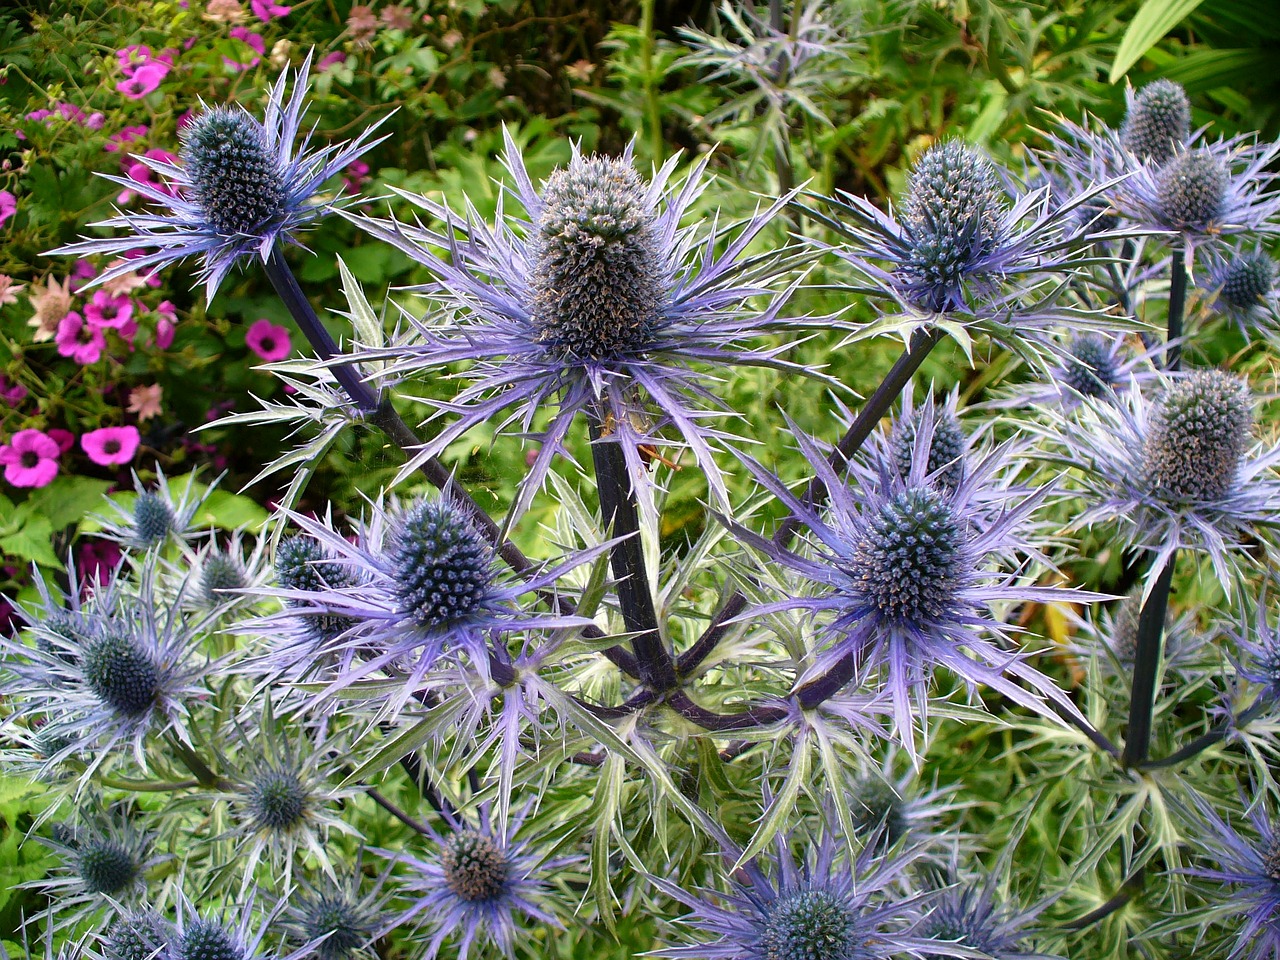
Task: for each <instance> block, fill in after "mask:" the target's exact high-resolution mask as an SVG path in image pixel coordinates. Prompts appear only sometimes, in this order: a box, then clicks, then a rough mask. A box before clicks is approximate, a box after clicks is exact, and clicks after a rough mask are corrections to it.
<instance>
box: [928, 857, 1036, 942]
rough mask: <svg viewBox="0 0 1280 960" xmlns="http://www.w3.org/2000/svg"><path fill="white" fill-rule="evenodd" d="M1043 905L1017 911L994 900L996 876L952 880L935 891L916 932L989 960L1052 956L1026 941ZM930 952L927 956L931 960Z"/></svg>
mask: <svg viewBox="0 0 1280 960" xmlns="http://www.w3.org/2000/svg"><path fill="white" fill-rule="evenodd" d="M1041 910H1043V906H1040V907H1037V908H1033V909H1031V910H1028V911H1018V910H1016V909H1013V908H1011V907H1008V906H1004V905H1002V904H1000V903H999V902H998V901H997V900H996V878H995V876H994V875H992V876H989V877H987V879H985V880H976V879H975V880H971V881H969V882H966V883H959V884H953V885H951V886H948V887H945V888H943V889H941V890H940V891H938V894H937V897H936V898H935V899H934V900H933V901H932V904H931V908H930V910H929V912H928V914H926V915H925V917H924V919H923V920H921V921H920V924H919V926H918V927H917V932H918V933H921V934H924V935H925V936H928V937H932V938H933V939H935V940H945V941H948V942H950V943H953V944H955V945H956V946H957V947H967V948H969V949H970V950H975V951H977V952H978V955H979V956H982V957H984V958H986V957H990V958H991V960H1054V958H1053V957H1050V956H1049V955H1047V954H1042V953H1039V952H1037V951H1035V950H1033V949H1031V948H1030V947H1029V946H1027V944H1026V939H1027V934H1028V928H1029V927H1030V926H1031V925H1032V924H1033V923H1034V922H1035V919H1036V917H1037V916H1038V915H1039V913H1040V912H1041ZM934 956H936V954H935V955H931V956H930V957H929V960H933V957H934Z"/></svg>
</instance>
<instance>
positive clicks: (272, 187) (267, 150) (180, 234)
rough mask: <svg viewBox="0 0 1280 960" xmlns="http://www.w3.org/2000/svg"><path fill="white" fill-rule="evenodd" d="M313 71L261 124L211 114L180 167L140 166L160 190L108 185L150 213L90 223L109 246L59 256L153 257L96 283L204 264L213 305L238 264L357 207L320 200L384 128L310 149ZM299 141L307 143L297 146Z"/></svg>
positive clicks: (276, 96) (275, 94) (274, 95)
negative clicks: (184, 263)
mask: <svg viewBox="0 0 1280 960" xmlns="http://www.w3.org/2000/svg"><path fill="white" fill-rule="evenodd" d="M310 65H311V57H310V55H308V57H307V59H306V61H305V62H304V63H303V64H302V66H301V67H300V68H299V69H298V71H297V73H296V75H295V77H294V83H293V93H292V95H291V96H290V97H289V98H288V99H287V100H286V98H285V89H286V84H287V81H288V74H287V72H286V73H284V74H281V76H280V79H279V81H278V82H277V83H276V84H275V85H274V86H273V87H272V88H271V91H270V94H269V96H268V98H267V109H266V116H265V118H264V119H263V120H258V119H257V118H255V117H253V116H251V115H250V114H249V113H247V112H246V111H244V110H243V109H242V108H239V107H213V108H211V109H207V110H205V111H204V112H203V113H201V114H200V115H198V116H197V117H195V119H193V120H192V121H191V123H190V124H188V126H187V128H186V129H185V130H184V131H183V134H182V147H181V150H180V153H179V158H180V162H179V163H176V164H174V163H169V162H167V161H164V160H154V159H151V158H149V157H138V158H137V159H138V161H139V162H140V163H143V164H145V165H146V166H147V167H149V168H150V169H151V170H153V171H154V172H155V173H157V174H159V176H160V178H161V179H160V181H159V182H155V183H149V182H143V181H140V180H134V179H132V178H128V177H116V176H109V177H107V178H106V179H108V180H111V181H112V182H114V183H116V184H119V185H120V186H123V187H125V188H127V189H129V190H132V191H135V192H136V193H139V194H141V195H142V197H144V198H145V199H146V200H148V201H150V203H151V204H152V207H151V209H149V210H147V211H146V212H144V213H118V214H117V215H116V216H114V217H112V218H110V219H108V220H104V221H102V222H101V223H96V224H93V226H95V227H103V228H107V229H109V230H111V231H113V233H114V235H113V236H111V237H108V238H105V239H97V240H82V241H80V242H79V243H73V244H71V245H69V246H66V247H61V248H59V249H57V250H54V251H52V252H53V253H58V254H64V255H68V256H80V257H83V256H93V255H96V254H103V255H108V256H120V255H121V254H124V253H125V252H126V251H130V250H135V249H139V248H140V249H142V250H145V251H147V252H145V253H144V254H143V255H142V256H139V257H135V258H133V259H129V260H126V261H125V262H124V263H122V264H121V265H119V266H117V267H112V268H110V269H107V270H105V271H103V272H102V273H101V274H100V275H99V276H98V277H96V278H95V280H94V282H95V283H101V282H104V281H107V280H111V279H112V278H113V277H116V276H120V275H123V274H124V273H127V272H130V271H134V270H141V269H146V268H153V269H161V268H163V267H165V266H167V265H169V264H171V263H176V262H177V261H179V260H184V259H186V258H187V257H192V256H198V257H200V258H201V266H200V275H201V277H202V278H203V279H204V281H205V288H206V291H207V295H208V298H209V299H210V300H212V299H213V295H214V294H215V293H216V292H217V290H218V287H219V286H220V285H221V283H222V281H223V279H224V278H225V277H226V275H227V274H228V272H229V271H230V270H231V268H232V267H233V266H234V265H235V264H236V263H238V262H240V261H241V260H244V259H246V258H250V257H254V256H257V257H261V258H262V259H264V260H265V259H266V258H267V257H268V256H269V255H270V254H271V251H272V250H273V249H274V248H275V247H276V245H277V244H278V243H281V242H292V241H293V240H294V239H295V237H296V235H297V234H298V232H299V231H300V230H301V229H302V228H303V227H305V226H306V225H307V224H308V223H310V222H311V221H313V220H315V219H317V218H318V217H321V216H324V215H325V214H326V213H329V212H331V211H333V210H336V209H338V208H339V207H341V206H343V205H344V204H346V203H349V202H350V201H351V200H352V199H354V198H350V197H339V198H336V199H335V198H327V197H326V198H322V197H319V196H318V194H319V191H320V189H321V187H322V186H323V184H324V182H325V181H326V180H328V179H329V178H330V177H333V176H334V175H335V174H337V173H338V172H340V171H341V170H343V169H344V168H345V167H346V166H347V165H348V164H350V163H351V161H353V160H355V159H356V158H357V157H359V156H361V155H362V154H364V153H365V152H366V151H368V150H370V149H372V148H373V147H374V146H375V145H377V144H378V143H380V142H381V140H382V139H383V138H378V139H374V138H373V133H374V131H375V130H376V129H377V127H378V126H379V125H380V124H381V122H382V121H379V122H378V123H376V124H374V125H373V126H372V127H370V128H368V129H366V130H365V131H364V132H363V133H361V134H360V135H359V136H358V137H357V138H356V139H355V140H354V141H352V142H351V143H348V144H339V145H334V146H328V147H321V148H318V149H311V148H310V141H311V134H310V133H303V131H302V118H303V106H304V101H305V99H306V94H307V82H306V80H305V77H306V74H307V71H308V69H309V68H310ZM300 134H301V135H302V141H301V143H300V144H296V141H297V140H298V138H299V135H300Z"/></svg>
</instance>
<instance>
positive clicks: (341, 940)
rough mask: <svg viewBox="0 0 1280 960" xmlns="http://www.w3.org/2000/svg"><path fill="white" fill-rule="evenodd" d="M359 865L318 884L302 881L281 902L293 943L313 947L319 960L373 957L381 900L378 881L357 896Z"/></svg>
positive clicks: (380, 921) (359, 879)
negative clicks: (283, 905)
mask: <svg viewBox="0 0 1280 960" xmlns="http://www.w3.org/2000/svg"><path fill="white" fill-rule="evenodd" d="M362 879H363V878H362V875H361V872H360V867H359V864H358V863H357V865H356V867H355V869H354V870H352V871H351V873H350V875H348V876H346V877H344V878H335V879H331V880H328V881H326V882H324V883H321V884H318V885H317V884H312V883H309V882H307V881H305V880H304V881H303V882H302V887H301V890H299V891H296V892H294V893H293V894H292V895H290V896H289V897H288V898H287V900H286V901H285V908H284V914H283V920H284V923H285V926H286V928H287V929H288V931H289V933H290V934H292V937H293V939H294V940H296V941H297V942H299V943H304V944H315V947H314V950H313V955H314V956H316V957H318V958H319V960H352V958H355V957H374V956H376V955H377V954H376V952H375V950H374V948H373V941H374V939H375V938H376V936H377V933H378V930H379V929H380V928H381V927H382V926H383V913H384V911H385V908H386V905H385V897H383V896H382V895H381V892H380V890H381V887H382V879H385V878H380V879H379V881H378V882H377V884H376V885H375V887H374V889H373V890H372V891H370V892H368V893H361V890H360V887H361V880H362Z"/></svg>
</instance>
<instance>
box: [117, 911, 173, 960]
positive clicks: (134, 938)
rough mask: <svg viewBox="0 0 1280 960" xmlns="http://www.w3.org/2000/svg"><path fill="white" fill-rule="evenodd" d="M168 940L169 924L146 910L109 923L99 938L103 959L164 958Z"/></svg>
mask: <svg viewBox="0 0 1280 960" xmlns="http://www.w3.org/2000/svg"><path fill="white" fill-rule="evenodd" d="M168 943H169V925H168V924H167V923H165V921H164V920H163V919H162V918H161V916H160V915H159V914H158V913H156V912H154V911H151V910H148V911H146V912H145V913H139V914H134V915H133V916H124V917H121V918H120V919H118V920H117V921H116V922H115V923H113V924H112V925H111V929H110V930H108V931H107V934H106V936H104V937H103V938H102V953H103V956H104V957H105V958H106V960H165V958H167V957H168V955H169V952H168V949H167V947H168Z"/></svg>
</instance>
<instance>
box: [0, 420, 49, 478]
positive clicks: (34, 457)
mask: <svg viewBox="0 0 1280 960" xmlns="http://www.w3.org/2000/svg"><path fill="white" fill-rule="evenodd" d="M60 453H61V451H60V450H59V449H58V444H57V443H56V442H55V441H54V440H53V439H52V438H51V437H49V436H47V435H46V434H44V433H42V432H40V431H39V430H35V429H31V428H28V429H26V430H19V431H18V432H17V433H15V434H14V435H13V436H12V437H11V438H10V439H9V442H8V443H7V444H5V445H2V446H0V464H4V478H5V480H7V481H8V482H9V483H11V484H13V485H14V486H15V487H44V486H47V485H48V484H50V483H52V482H53V478H54V477H56V476H57V475H58V456H59V454H60Z"/></svg>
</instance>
